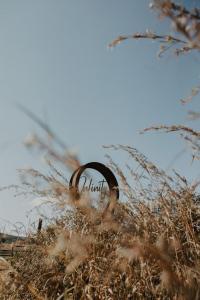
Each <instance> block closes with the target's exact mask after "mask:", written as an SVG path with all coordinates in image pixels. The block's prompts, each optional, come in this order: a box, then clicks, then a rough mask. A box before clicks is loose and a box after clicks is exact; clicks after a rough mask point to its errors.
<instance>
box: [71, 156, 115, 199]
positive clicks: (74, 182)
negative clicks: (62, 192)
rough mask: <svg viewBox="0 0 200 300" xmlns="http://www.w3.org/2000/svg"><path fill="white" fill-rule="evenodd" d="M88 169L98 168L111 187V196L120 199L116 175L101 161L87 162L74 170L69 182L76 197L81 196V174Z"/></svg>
mask: <svg viewBox="0 0 200 300" xmlns="http://www.w3.org/2000/svg"><path fill="white" fill-rule="evenodd" d="M86 169H93V170H96V171H98V172H99V173H100V174H101V175H103V177H104V178H105V180H106V182H107V184H108V187H109V197H110V198H111V199H112V200H118V199H119V186H118V182H117V179H116V177H115V175H114V174H113V172H112V171H111V170H110V169H109V168H108V167H106V166H105V165H104V164H102V163H99V162H90V163H87V164H85V165H82V166H80V167H79V168H78V169H77V170H76V171H74V173H73V174H72V176H71V179H70V182H69V189H70V191H71V193H72V195H73V197H74V199H76V200H78V199H79V198H80V192H79V181H80V178H81V175H82V174H83V172H84V171H85V170H86Z"/></svg>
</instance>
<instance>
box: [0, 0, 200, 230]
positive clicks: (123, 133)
mask: <svg viewBox="0 0 200 300" xmlns="http://www.w3.org/2000/svg"><path fill="white" fill-rule="evenodd" d="M148 5H149V1H147V0H140V1H132V0H127V1H122V0H117V1H116V0H109V1H108V0H84V1H82V0H73V1H70V0H59V1H55V0H54V1H52V0H34V1H31V0H18V1H14V0H9V1H5V0H4V1H0V66H1V67H0V107H1V109H0V137H1V140H0V166H1V168H0V185H1V186H5V185H8V184H12V183H16V182H18V175H17V171H16V169H18V168H24V167H27V166H32V167H35V168H39V167H40V165H41V164H42V162H41V161H40V158H38V157H37V156H36V155H31V154H30V153H29V152H28V151H27V149H25V148H24V146H23V145H22V142H23V140H24V138H25V137H26V136H27V134H28V133H30V132H38V133H39V132H40V131H39V128H38V127H37V125H36V124H34V123H33V122H32V121H31V120H30V119H29V118H27V116H26V115H24V114H23V113H22V112H21V111H20V110H19V109H18V108H17V107H16V103H20V104H22V105H24V106H26V107H27V108H28V109H29V110H31V111H32V112H34V113H35V114H36V115H38V116H39V117H41V118H43V119H45V120H46V121H47V122H48V123H49V124H50V125H51V126H52V128H53V129H54V130H55V131H56V133H57V134H58V135H59V136H60V137H61V138H62V139H63V140H64V141H65V142H66V143H67V144H68V145H70V147H72V148H75V149H78V151H79V155H80V158H81V161H82V162H88V161H100V162H106V159H105V153H106V151H105V149H103V148H102V145H108V144H128V145H131V146H135V147H136V148H138V149H139V150H140V151H142V152H144V154H146V155H147V156H148V157H149V158H150V159H151V160H152V161H154V162H155V163H157V164H159V165H160V166H161V167H162V168H164V169H166V168H167V166H168V165H169V163H170V162H171V160H172V159H173V158H174V156H175V155H176V154H177V153H178V152H179V151H181V150H182V149H183V148H184V144H183V143H182V142H181V141H180V139H179V138H178V137H175V136H173V135H166V134H155V133H148V134H145V135H140V134H139V131H140V130H141V129H143V128H145V127H148V126H150V125H155V124H174V123H175V124H179V123H182V124H185V125H190V126H195V127H197V128H198V125H199V124H198V122H196V123H194V124H192V123H191V122H189V121H187V120H186V115H187V111H188V110H190V109H193V110H195V109H196V110H198V109H199V102H198V97H196V99H194V101H193V102H192V103H191V104H189V105H187V106H184V107H183V106H181V105H180V103H179V99H180V98H182V97H185V96H187V95H188V94H189V93H190V90H191V88H192V87H193V86H195V85H197V84H199V80H200V74H199V64H200V58H199V57H198V55H197V54H192V55H190V56H182V57H179V58H177V57H175V56H174V54H173V53H172V52H168V53H166V55H165V56H164V57H163V58H162V59H158V58H157V56H156V53H157V51H158V44H157V42H152V41H128V42H125V43H123V44H121V45H119V46H118V47H117V48H115V49H113V50H111V49H108V48H107V45H108V43H109V42H110V41H112V40H113V39H114V38H116V37H117V36H118V35H120V34H129V33H134V32H138V31H145V30H146V29H147V28H149V29H153V30H154V31H156V32H158V33H166V32H170V27H169V26H168V25H169V24H168V23H167V22H160V21H159V19H158V18H157V17H156V14H155V13H153V12H152V11H151V10H149V7H148ZM114 157H115V160H116V161H117V162H119V164H123V162H124V157H123V156H122V155H121V154H120V153H119V154H115V156H114ZM190 162H191V161H190V159H189V156H188V155H187V154H186V155H184V156H182V157H180V158H179V159H178V160H177V161H176V162H175V164H174V165H173V167H174V168H176V169H177V170H178V171H180V172H181V173H183V174H184V175H186V176H187V177H188V178H190V179H192V178H196V177H197V176H199V171H198V168H197V167H195V166H191V164H190ZM0 205H1V209H0V222H2V224H3V223H4V220H9V221H11V222H17V221H23V222H27V218H26V211H27V210H28V209H29V208H30V204H29V199H20V198H14V197H13V193H12V192H11V191H4V192H2V193H1V196H0Z"/></svg>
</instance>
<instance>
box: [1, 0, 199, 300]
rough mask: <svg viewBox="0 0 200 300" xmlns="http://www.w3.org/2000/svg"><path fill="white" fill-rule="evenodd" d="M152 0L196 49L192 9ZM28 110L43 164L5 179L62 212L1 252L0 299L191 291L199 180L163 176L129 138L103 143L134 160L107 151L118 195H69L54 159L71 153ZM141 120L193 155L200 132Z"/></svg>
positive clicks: (69, 163) (186, 294)
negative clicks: (106, 198)
mask: <svg viewBox="0 0 200 300" xmlns="http://www.w3.org/2000/svg"><path fill="white" fill-rule="evenodd" d="M154 7H155V8H156V9H159V11H160V12H161V14H162V16H167V17H169V18H170V19H172V20H173V23H174V24H175V25H176V29H177V30H178V31H179V32H181V34H182V36H183V38H184V37H185V39H184V42H183V44H184V45H183V47H182V48H180V49H181V51H180V52H181V53H182V52H188V51H189V50H191V49H193V48H194V49H195V50H199V28H200V27H199V20H200V12H199V10H194V11H188V10H186V9H184V8H182V7H180V6H178V5H175V4H173V3H172V2H170V1H156V2H155V3H154ZM184 18H185V19H184ZM184 20H185V21H184ZM195 22H196V23H195ZM188 24H189V25H190V26H189V27H188ZM194 24H196V27H195V25H194ZM191 26H192V29H188V28H191ZM193 27H194V28H193ZM190 30H191V31H190ZM192 30H193V31H192ZM195 30H196V32H195ZM151 38H155V36H151ZM124 39H125V38H123V39H122V38H119V39H118V40H116V41H114V42H113V43H112V46H113V45H116V44H117V43H118V42H119V41H121V40H124ZM159 39H160V38H159ZM169 39H170V42H172V44H173V45H174V43H178V44H179V43H180V44H181V43H182V42H181V39H180V37H178V38H177V39H180V41H178V40H175V38H172V37H171V38H169V37H168V40H167V42H169ZM192 41H193V42H192ZM164 42H165V40H164ZM189 47H190V48H191V49H188V48H189ZM26 113H28V112H27V111H26ZM28 114H29V116H30V117H31V118H32V119H34V120H35V121H36V122H37V123H38V124H39V125H40V126H41V127H42V128H43V129H44V130H45V131H46V133H47V134H48V139H49V138H50V140H51V143H50V144H49V141H48V142H46V141H44V140H43V139H41V138H40V137H38V136H36V135H35V136H33V138H31V139H29V140H27V141H26V146H28V147H29V148H34V147H36V148H37V149H40V150H41V151H42V152H44V153H45V157H46V158H47V159H48V161H49V160H50V161H51V163H49V167H50V170H51V174H50V175H48V176H47V175H43V174H41V173H40V172H38V171H36V170H32V169H31V170H23V172H22V174H23V175H22V180H23V182H22V186H21V187H17V186H15V187H14V188H16V190H17V193H19V194H20V193H26V192H27V193H32V194H33V195H37V196H39V197H43V198H44V197H46V198H48V199H54V201H53V202H52V205H53V207H54V208H55V209H56V210H57V211H58V212H59V211H60V210H62V211H64V213H62V217H55V219H54V220H51V221H50V222H49V224H48V226H47V227H46V228H45V229H43V230H42V231H41V232H40V234H38V235H31V236H30V237H28V239H27V243H26V248H25V251H24V252H19V253H17V254H16V255H15V256H14V257H12V258H11V259H9V260H7V261H5V260H3V259H0V270H1V272H0V282H1V284H0V299H2V300H3V299H4V300H5V299H6V300H8V299H11V300H22V299H23V300H29V299H30V300H32V299H37V300H45V299H48V300H50V299H52V300H59V299H77V300H79V299H89V300H91V299H116V300H117V299H174V300H175V299H179V300H180V299H196V300H198V299H200V204H199V202H200V200H199V198H198V197H197V190H198V185H199V183H198V182H195V183H192V184H190V183H188V182H187V180H186V179H185V178H184V177H183V176H181V175H180V174H177V173H176V172H175V173H174V175H173V176H169V175H168V174H166V173H165V172H164V171H163V170H160V169H159V168H158V167H157V166H155V165H154V164H153V163H152V162H151V161H149V160H148V159H147V158H146V157H145V156H144V155H143V154H141V153H140V152H139V151H137V150H136V149H135V148H131V147H129V146H122V145H118V146H113V145H111V146H109V147H108V148H109V149H111V150H112V151H125V152H126V153H127V154H128V155H129V156H130V157H131V158H132V160H133V161H134V162H135V163H136V164H137V166H136V167H134V168H133V166H130V165H129V166H126V167H127V169H126V172H125V173H124V172H123V170H122V169H121V168H120V167H119V166H118V165H117V164H116V163H115V162H113V161H112V159H111V158H110V156H108V161H109V166H110V167H111V168H112V169H113V171H114V173H115V174H116V175H117V176H118V179H119V180H120V187H121V191H120V192H121V195H123V199H125V198H126V201H121V202H119V203H118V204H117V205H116V206H115V209H114V212H110V211H109V209H108V210H107V211H106V212H105V211H104V213H102V209H101V208H100V207H96V208H95V207H93V206H92V205H91V201H90V199H89V197H88V198H81V199H80V200H78V201H73V200H72V199H71V196H70V193H69V190H68V183H67V180H66V178H65V176H64V175H63V174H62V173H61V172H60V171H58V168H57V167H55V166H57V163H58V162H59V164H62V165H63V166H64V167H67V169H70V171H71V170H74V169H76V167H77V166H79V164H80V162H79V161H78V159H77V157H75V156H74V155H73V154H71V153H70V151H69V150H68V148H67V147H66V146H65V145H63V143H62V142H60V140H58V138H57V137H56V136H55V135H54V134H53V133H52V131H51V130H50V129H49V128H48V127H47V126H46V125H45V124H44V123H42V122H41V121H40V120H38V119H37V118H35V116H34V115H33V114H30V113H28ZM150 129H154V130H160V129H162V130H166V131H167V132H169V131H173V132H174V131H175V132H177V131H178V133H180V134H181V136H182V137H183V138H184V139H185V140H187V141H189V142H190V144H191V146H192V149H193V150H194V153H195V154H194V157H195V158H197V159H198V157H199V153H200V152H199V150H200V149H199V147H200V133H199V132H197V131H194V130H192V129H191V128H187V127H183V126H171V127H169V126H168V127H167V126H158V127H154V128H150ZM150 129H146V130H150ZM56 144H57V146H59V147H60V149H61V151H60V152H59V151H58V149H57V148H56V146H54V145H56ZM49 145H51V146H49ZM127 172H128V175H127ZM69 207H70V208H69ZM58 215H59V214H58ZM58 215H57V216H58Z"/></svg>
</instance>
